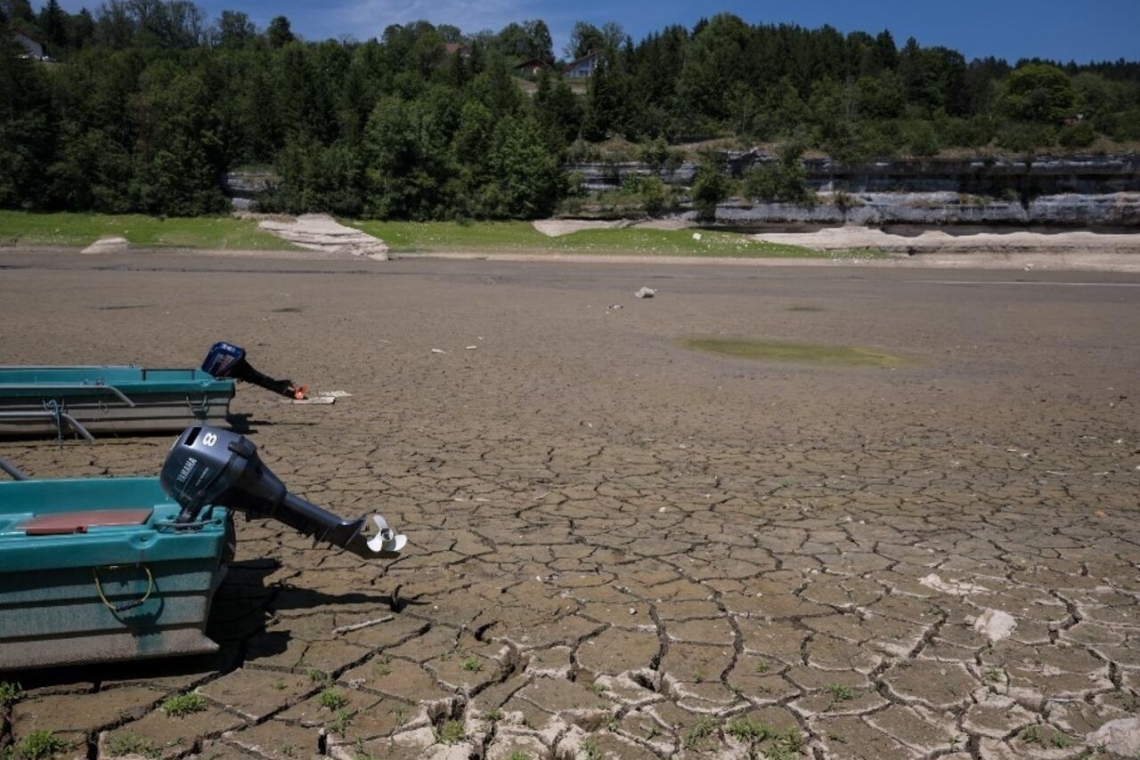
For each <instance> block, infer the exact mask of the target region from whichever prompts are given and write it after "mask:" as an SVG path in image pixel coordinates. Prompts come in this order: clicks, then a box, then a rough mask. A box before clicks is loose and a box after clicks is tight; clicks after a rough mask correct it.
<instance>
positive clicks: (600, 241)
mask: <svg viewBox="0 0 1140 760" xmlns="http://www.w3.org/2000/svg"><path fill="white" fill-rule="evenodd" d="M341 222H342V223H343V224H347V225H350V226H353V227H356V228H357V229H360V230H362V231H363V232H366V233H368V234H369V235H372V236H374V237H378V238H380V239H381V240H383V241H384V242H385V243H387V244H388V247H389V248H390V249H391V250H392V252H393V253H444V252H473V253H481V252H486V253H559V254H591V255H603V256H604V255H615V256H631V255H632V256H694V257H708V258H804V259H867V258H882V257H884V256H885V254H883V253H882V252H881V251H877V250H872V249H864V250H858V251H813V250H810V249H808V248H803V247H801V246H796V245H784V244H780V243H764V242H760V241H757V240H753V239H752V238H751V237H750V236H749V235H745V234H741V233H736V232H719V231H712V230H693V229H685V230H655V229H649V228H644V227H637V228H635V227H623V228H615V229H595V230H580V231H578V232H571V233H569V234H566V235H560V236H558V237H549V236H547V235H543V234H542V233H541V232H539V231H538V230H536V229H535V228H534V226H533V225H532V224H531V223H530V222H472V223H470V224H459V223H456V222H376V221H348V220H341ZM694 234H699V239H697V238H694Z"/></svg>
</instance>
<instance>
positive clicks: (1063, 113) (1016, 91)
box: [999, 63, 1077, 125]
mask: <svg viewBox="0 0 1140 760" xmlns="http://www.w3.org/2000/svg"><path fill="white" fill-rule="evenodd" d="M1076 102H1077V94H1076V91H1075V90H1074V88H1073V83H1072V81H1071V80H1070V79H1069V75H1068V74H1066V73H1065V72H1064V71H1062V70H1061V69H1059V68H1057V67H1056V66H1050V65H1049V64H1045V63H1030V64H1026V65H1025V66H1021V67H1019V68H1017V69H1014V70H1013V72H1012V73H1010V75H1009V78H1008V79H1007V80H1006V83H1005V88H1004V91H1003V92H1002V94H1001V96H1000V99H999V107H1000V109H1001V111H1002V113H1004V114H1005V115H1006V116H1008V117H1009V118H1011V119H1017V120H1018V121H1035V122H1044V123H1049V124H1056V125H1059V124H1061V123H1062V122H1064V120H1065V119H1066V118H1068V117H1069V116H1071V115H1072V114H1073V108H1074V106H1075V105H1076Z"/></svg>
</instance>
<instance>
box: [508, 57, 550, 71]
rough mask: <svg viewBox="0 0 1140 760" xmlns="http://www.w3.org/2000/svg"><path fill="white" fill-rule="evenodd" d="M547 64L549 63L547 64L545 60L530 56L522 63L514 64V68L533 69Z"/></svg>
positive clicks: (542, 67) (544, 66)
mask: <svg viewBox="0 0 1140 760" xmlns="http://www.w3.org/2000/svg"><path fill="white" fill-rule="evenodd" d="M549 65H550V64H548V63H547V62H546V61H544V60H542V59H541V58H531V59H530V60H527V61H523V62H522V63H520V64H518V65H517V66H515V68H516V69H534V68H539V69H544V68H546V67H547V66H549Z"/></svg>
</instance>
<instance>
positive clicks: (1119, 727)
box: [1085, 718, 1140, 757]
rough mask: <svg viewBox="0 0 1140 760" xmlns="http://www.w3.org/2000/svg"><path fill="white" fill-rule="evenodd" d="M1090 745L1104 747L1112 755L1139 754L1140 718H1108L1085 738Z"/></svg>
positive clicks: (1133, 755) (1131, 755) (1128, 755)
mask: <svg viewBox="0 0 1140 760" xmlns="http://www.w3.org/2000/svg"><path fill="white" fill-rule="evenodd" d="M1085 742H1086V743H1087V744H1088V745H1089V746H1090V747H1104V748H1105V749H1106V750H1107V751H1109V752H1111V753H1112V754H1114V755H1121V756H1123V757H1137V756H1140V718H1119V719H1117V720H1110V721H1109V722H1108V723H1105V724H1104V725H1103V726H1101V727H1100V728H1098V729H1097V730H1096V731H1093V732H1092V733H1091V734H1089V735H1088V738H1087V739H1085Z"/></svg>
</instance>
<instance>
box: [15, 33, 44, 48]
mask: <svg viewBox="0 0 1140 760" xmlns="http://www.w3.org/2000/svg"><path fill="white" fill-rule="evenodd" d="M14 31H15V32H16V34H17V35H18V36H20V37H23V38H24V39H26V40H31V41H32V42H34V43H36V44H37V45H39V46H40V47H45V48H46V47H47V42H45V41H44V40H41V39H40V38H39V37H37V36H35V35H34V34H28V33H27V32H25V31H24V30H23V29H16V30H14Z"/></svg>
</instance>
